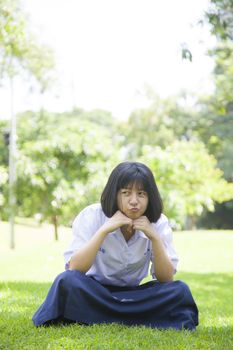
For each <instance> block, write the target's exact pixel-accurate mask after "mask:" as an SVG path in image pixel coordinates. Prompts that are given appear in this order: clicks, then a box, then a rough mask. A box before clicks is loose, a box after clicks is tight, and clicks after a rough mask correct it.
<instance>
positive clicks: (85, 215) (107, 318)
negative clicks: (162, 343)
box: [33, 162, 198, 330]
mask: <svg viewBox="0 0 233 350" xmlns="http://www.w3.org/2000/svg"><path fill="white" fill-rule="evenodd" d="M64 256H65V262H66V271H65V272H63V273H61V274H60V275H58V276H57V278H56V279H55V281H54V282H53V285H52V287H51V289H50V291H49V293H48V295H47V298H46V300H45V302H44V303H43V304H42V305H41V306H40V307H39V309H38V310H37V312H36V313H35V315H34V316H33V322H34V324H35V325H36V326H40V325H45V324H54V323H58V322H62V323H70V322H76V323H82V324H88V325H91V324H96V323H99V324H100V323H113V322H117V323H122V324H126V325H145V326H150V327H156V328H175V329H189V330H195V328H196V326H197V325H198V310H197V306H196V304H195V302H194V300H193V297H192V294H191V292H190V290H189V287H188V286H187V285H186V284H185V283H183V282H181V281H173V274H174V273H175V272H176V266H177V262H178V258H177V255H176V253H175V250H174V248H173V245H172V231H171V228H170V226H169V223H168V219H167V218H166V216H165V215H164V214H162V201H161V198H160V195H159V191H158V188H157V186H156V183H155V180H154V177H153V174H152V172H151V170H150V169H149V168H148V167H147V166H145V165H144V164H142V163H137V162H123V163H120V164H119V165H118V166H117V167H116V168H115V169H114V170H113V171H112V173H111V175H110V177H109V179H108V182H107V184H106V186H105V188H104V190H103V193H102V196H101V203H100V204H93V205H90V206H88V207H87V208H85V209H84V210H83V211H81V212H80V214H79V215H78V216H77V217H76V219H75V220H74V223H73V241H72V242H71V244H70V247H69V249H67V250H66V251H65V253H64ZM150 264H151V274H152V277H153V280H152V281H149V282H147V283H144V284H140V283H141V281H142V280H143V278H145V277H146V276H147V275H148V270H149V266H150Z"/></svg>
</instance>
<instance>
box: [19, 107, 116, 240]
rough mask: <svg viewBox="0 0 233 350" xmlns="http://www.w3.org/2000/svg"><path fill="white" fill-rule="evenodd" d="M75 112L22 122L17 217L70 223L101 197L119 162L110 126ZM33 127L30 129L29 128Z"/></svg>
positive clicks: (55, 224)
mask: <svg viewBox="0 0 233 350" xmlns="http://www.w3.org/2000/svg"><path fill="white" fill-rule="evenodd" d="M79 112H80V113H79V114H78V115H76V114H75V113H74V114H46V113H44V114H43V115H41V114H40V113H38V114H31V115H30V118H29V117H28V113H26V114H25V115H23V116H21V118H19V120H18V127H19V134H18V135H19V142H18V144H19V156H18V162H17V163H18V179H17V186H16V191H17V198H18V203H17V204H18V215H20V216H29V217H31V216H34V215H37V216H40V218H41V220H42V221H45V220H48V221H50V222H52V223H53V225H54V232H55V238H56V239H57V238H58V232H57V228H58V222H59V223H63V224H67V225H68V224H70V222H71V220H72V218H73V217H74V215H75V214H76V213H77V212H78V211H79V210H81V209H82V208H83V207H84V206H86V205H88V204H90V203H93V202H95V201H98V200H99V197H100V193H101V191H102V189H103V186H104V184H105V181H106V180H107V175H108V174H109V173H110V171H111V169H112V168H113V167H114V166H115V163H118V161H119V160H120V155H119V154H118V152H117V150H118V148H117V145H116V144H114V136H113V135H112V133H111V129H109V128H106V127H104V126H102V125H99V124H97V123H95V122H93V121H90V120H88V118H89V113H87V118H86V114H85V112H81V111H79ZM29 129H30V130H31V132H30V133H28V130H29Z"/></svg>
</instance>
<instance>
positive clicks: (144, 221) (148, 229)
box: [133, 216, 157, 239]
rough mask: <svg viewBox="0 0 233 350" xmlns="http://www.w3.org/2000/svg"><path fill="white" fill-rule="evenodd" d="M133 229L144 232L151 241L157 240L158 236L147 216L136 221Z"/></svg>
mask: <svg viewBox="0 0 233 350" xmlns="http://www.w3.org/2000/svg"><path fill="white" fill-rule="evenodd" d="M133 229H134V230H140V231H142V232H143V233H144V234H145V235H146V236H147V237H148V238H149V239H154V238H157V234H156V232H155V231H154V228H153V226H152V224H151V223H150V221H149V220H148V218H147V217H146V216H141V217H140V218H138V219H136V220H134V221H133Z"/></svg>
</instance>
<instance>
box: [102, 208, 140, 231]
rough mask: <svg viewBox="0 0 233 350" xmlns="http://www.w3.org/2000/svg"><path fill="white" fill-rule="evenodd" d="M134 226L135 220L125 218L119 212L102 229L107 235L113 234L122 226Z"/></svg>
mask: <svg viewBox="0 0 233 350" xmlns="http://www.w3.org/2000/svg"><path fill="white" fill-rule="evenodd" d="M125 225H126V226H131V227H132V226H133V220H131V219H130V218H128V217H127V216H125V215H124V214H123V213H122V212H121V211H120V210H118V211H117V212H116V213H115V214H114V215H113V216H112V217H111V218H110V219H109V220H108V221H106V222H105V223H104V224H103V226H102V227H101V229H102V230H103V231H105V232H106V233H110V232H113V231H115V230H117V229H118V228H120V227H122V226H125Z"/></svg>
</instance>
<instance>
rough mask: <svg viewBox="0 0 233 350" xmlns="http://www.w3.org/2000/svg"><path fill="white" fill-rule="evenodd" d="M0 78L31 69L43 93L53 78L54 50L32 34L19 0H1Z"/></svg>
mask: <svg viewBox="0 0 233 350" xmlns="http://www.w3.org/2000/svg"><path fill="white" fill-rule="evenodd" d="M0 9H1V11H0V80H1V79H2V78H4V77H5V76H7V77H8V76H10V77H13V76H15V75H16V74H19V73H22V71H24V72H28V73H29V74H30V75H31V76H33V77H34V78H35V79H36V81H37V82H38V83H39V85H40V87H41V92H44V91H45V90H46V89H47V88H48V87H49V86H50V84H51V83H52V80H53V79H54V78H53V77H52V72H53V69H54V57H53V52H52V50H51V49H50V48H49V47H48V46H46V45H42V44H39V41H38V39H37V38H36V37H35V36H34V35H33V34H32V32H31V31H30V27H29V21H28V18H27V16H26V15H25V13H24V12H23V11H22V5H21V2H20V0H0Z"/></svg>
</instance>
